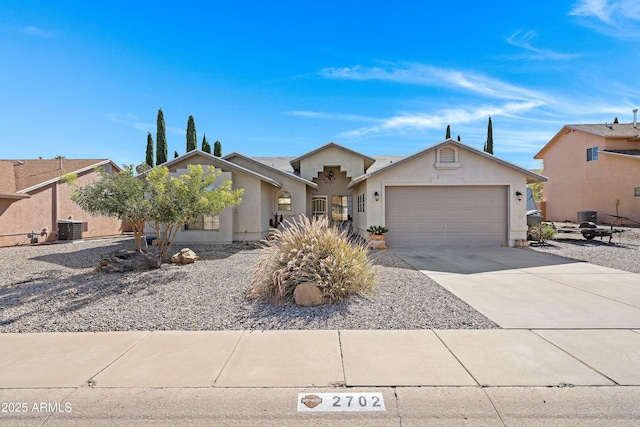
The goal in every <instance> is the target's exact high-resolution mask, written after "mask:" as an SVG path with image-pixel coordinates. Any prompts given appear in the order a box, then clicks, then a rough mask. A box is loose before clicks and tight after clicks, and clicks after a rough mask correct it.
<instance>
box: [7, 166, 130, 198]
mask: <svg viewBox="0 0 640 427" xmlns="http://www.w3.org/2000/svg"><path fill="white" fill-rule="evenodd" d="M106 164H111V165H112V166H114V167H115V168H116V169H118V171H121V170H122V169H120V167H119V166H118V165H116V164H115V163H113V161H111V160H103V161H101V162H98V163H94V164H92V165H89V166H86V167H84V168H80V169H77V170H74V171H71V172H67V173H73V174H76V175H78V174H81V173H83V172H86V171H89V170H91V169H95V168H97V167H100V166H103V165H106ZM65 175H66V174H65ZM58 181H60V176H58V177H56V178H52V179H49V180H47V181H44V182H41V183H40V184H36V185H32V186H31V187H28V188H23V189H22V190H18V191H16V193H21V194H22V193H29V192H31V191H34V190H37V189H39V188H42V187H46V186H47V185H51V184H53V183H54V182H58Z"/></svg>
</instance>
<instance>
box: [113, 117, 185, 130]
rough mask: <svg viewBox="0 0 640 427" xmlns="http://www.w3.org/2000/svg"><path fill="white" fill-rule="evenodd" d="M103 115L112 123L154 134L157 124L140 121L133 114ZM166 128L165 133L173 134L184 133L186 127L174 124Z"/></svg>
mask: <svg viewBox="0 0 640 427" xmlns="http://www.w3.org/2000/svg"><path fill="white" fill-rule="evenodd" d="M105 117H106V119H107V120H109V121H111V122H113V123H118V124H123V125H127V126H130V127H132V128H134V129H137V130H141V131H144V132H151V134H152V135H155V131H156V127H157V124H156V123H155V122H153V123H144V122H141V121H139V117H138V116H136V115H135V114H132V113H126V114H117V113H107V114H105ZM166 130H167V133H169V134H173V135H185V134H186V133H187V131H186V127H185V128H184V129H182V128H179V127H175V126H167V127H166Z"/></svg>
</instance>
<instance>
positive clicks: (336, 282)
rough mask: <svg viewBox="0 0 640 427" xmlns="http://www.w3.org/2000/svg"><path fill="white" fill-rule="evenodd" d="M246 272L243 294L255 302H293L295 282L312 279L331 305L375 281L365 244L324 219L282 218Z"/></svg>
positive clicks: (362, 291)
mask: <svg viewBox="0 0 640 427" xmlns="http://www.w3.org/2000/svg"><path fill="white" fill-rule="evenodd" d="M251 272H252V274H253V280H252V282H251V287H250V288H249V291H248V296H249V297H250V298H253V299H256V300H259V301H272V302H286V301H293V291H294V290H295V288H296V286H298V285H300V284H303V283H313V284H315V285H316V286H318V287H319V288H320V290H321V291H322V294H323V296H324V300H325V302H328V303H336V302H339V301H342V300H343V299H345V298H346V297H348V296H349V295H353V294H356V293H364V292H368V291H371V290H372V289H373V287H374V285H375V275H374V272H373V265H372V263H371V261H370V259H369V257H368V254H367V248H366V246H365V245H364V244H361V243H354V242H351V241H350V240H349V236H348V235H347V233H346V231H340V230H338V228H336V227H334V226H330V225H329V220H328V219H327V218H320V219H315V220H313V221H312V220H310V219H309V218H307V217H305V216H302V217H300V218H298V219H294V220H292V221H291V222H289V221H285V223H284V227H282V229H277V230H274V231H273V235H272V238H271V239H270V240H269V241H267V242H266V243H265V247H264V249H263V252H262V254H261V257H260V260H259V262H258V263H257V264H256V265H255V266H254V267H253V268H252V271H251Z"/></svg>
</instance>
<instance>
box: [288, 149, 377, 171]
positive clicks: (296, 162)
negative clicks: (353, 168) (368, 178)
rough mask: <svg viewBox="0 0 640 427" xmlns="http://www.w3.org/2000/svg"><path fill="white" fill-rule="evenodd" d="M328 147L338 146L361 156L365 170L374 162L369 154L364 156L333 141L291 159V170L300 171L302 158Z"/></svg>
mask: <svg viewBox="0 0 640 427" xmlns="http://www.w3.org/2000/svg"><path fill="white" fill-rule="evenodd" d="M330 147H335V148H339V149H340V150H343V151H346V152H347V153H351V154H355V155H356V156H358V157H362V158H363V159H364V170H365V171H366V170H367V169H369V167H370V166H371V165H372V164H373V163H374V162H375V159H372V158H371V157H369V156H365V155H364V154H362V153H358V152H357V151H353V150H350V149H348V148H346V147H343V146H342V145H338V144H336V143H335V142H330V143H328V144H326V145H323V146H322V147H319V148H316V149H315V150H313V151H310V152H308V153H306V154H303V155H302V156H300V157H298V158H296V159H293V160H291V166H292V167H293V170H294V171H295V172H300V161H301V160H302V159H304V158H305V157H309V156H312V155H314V154H316V153H319V152H320V151H323V150H326V149H327V148H330Z"/></svg>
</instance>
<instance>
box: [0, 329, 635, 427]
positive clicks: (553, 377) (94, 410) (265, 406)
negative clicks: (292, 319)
mask: <svg viewBox="0 0 640 427" xmlns="http://www.w3.org/2000/svg"><path fill="white" fill-rule="evenodd" d="M638 355H640V331H638V330H415V331H353V330H347V331H264V332H255V331H254V332H249V331H231V332H224V331H218V332H168V331H167V332H163V331H156V332H144V331H141V332H108V333H43V334H0V401H1V402H3V405H5V403H7V404H8V403H10V402H12V403H21V404H22V403H24V404H26V406H24V408H26V409H27V410H26V411H25V412H15V410H14V411H9V409H11V408H9V407H8V406H7V407H6V408H5V409H6V411H5V412H0V424H3V425H4V424H5V423H8V424H16V425H20V424H21V423H23V422H24V423H25V424H27V425H39V424H40V423H42V422H43V421H46V424H47V425H48V424H56V423H59V424H65V425H67V424H70V423H73V422H74V421H75V422H76V423H77V424H78V425H80V424H83V423H84V424H86V423H88V422H90V423H91V424H96V423H97V424H100V423H101V422H102V423H103V424H114V423H115V424H117V423H118V422H120V423H123V424H130V423H136V422H137V423H140V424H146V423H148V422H151V421H154V422H163V423H168V424H171V423H174V424H175V423H179V424H180V423H183V422H194V423H202V424H208V423H211V422H216V423H218V424H219V425H252V424H254V423H257V422H258V421H259V422H260V423H261V424H266V425H283V424H295V425H300V424H305V423H308V424H312V425H323V424H327V425H329V424H331V425H335V424H338V425H340V423H343V424H344V425H354V424H360V425H400V421H402V425H403V426H405V425H412V424H416V425H420V424H422V425H424V424H425V423H427V424H430V423H438V424H451V425H457V424H460V423H461V422H472V423H481V424H488V425H501V424H503V423H506V424H510V422H511V421H514V422H516V423H518V424H520V423H521V422H523V421H527V420H528V421H530V422H532V423H538V422H541V421H543V420H545V419H546V420H548V421H553V422H556V423H560V424H562V423H563V422H562V421H563V420H564V421H566V420H575V419H580V420H581V423H583V421H585V422H587V423H589V422H592V423H594V424H601V423H602V422H603V421H605V422H612V421H613V422H616V423H625V422H627V423H630V424H633V423H638V422H640V409H639V408H640V405H637V402H638V401H640V357H638ZM356 392H380V393H382V396H383V397H384V403H385V409H386V410H385V411H383V412H376V413H374V412H358V413H346V412H324V413H311V414H310V413H299V412H298V411H297V409H296V405H297V400H298V393H307V394H313V393H316V394H317V393H356ZM42 403H45V406H44V407H43V408H44V410H43V411H39V410H34V405H36V406H35V407H36V408H40V406H38V405H41V404H42ZM47 404H48V406H47ZM13 408H14V409H15V405H14V407H13ZM1 409H2V408H0V410H1ZM411 420H413V421H411ZM429 420H431V422H429ZM510 420H511V421H510Z"/></svg>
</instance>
